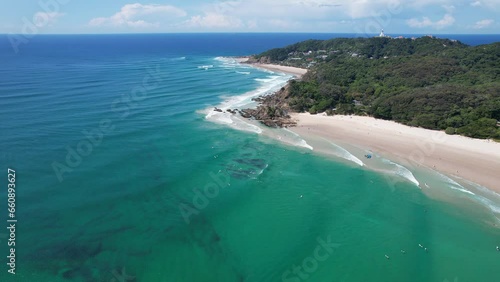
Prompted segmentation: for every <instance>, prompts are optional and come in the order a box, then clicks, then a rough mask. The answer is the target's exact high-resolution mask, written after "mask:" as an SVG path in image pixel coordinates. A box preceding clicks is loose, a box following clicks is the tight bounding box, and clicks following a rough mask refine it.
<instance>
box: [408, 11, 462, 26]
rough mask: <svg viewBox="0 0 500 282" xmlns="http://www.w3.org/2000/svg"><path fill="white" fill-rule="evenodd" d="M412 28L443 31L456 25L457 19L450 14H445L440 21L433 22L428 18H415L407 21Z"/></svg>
mask: <svg viewBox="0 0 500 282" xmlns="http://www.w3.org/2000/svg"><path fill="white" fill-rule="evenodd" d="M406 23H407V24H408V25H409V26H410V27H415V28H424V27H431V28H434V29H443V28H446V27H449V26H451V25H453V24H454V23H455V18H454V17H453V16H452V15H450V14H445V15H444V16H443V18H442V19H440V20H438V21H435V22H434V21H432V20H431V19H429V18H428V17H423V18H422V20H419V19H416V18H413V19H409V20H408V21H406Z"/></svg>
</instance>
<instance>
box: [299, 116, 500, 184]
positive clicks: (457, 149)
mask: <svg viewBox="0 0 500 282" xmlns="http://www.w3.org/2000/svg"><path fill="white" fill-rule="evenodd" d="M292 118H293V119H295V120H297V122H298V126H297V127H295V128H291V130H292V131H294V132H296V133H298V134H300V135H301V136H303V137H304V138H305V139H306V140H307V136H320V137H323V138H326V139H329V140H332V141H335V140H337V141H341V142H346V143H349V144H353V145H356V146H358V147H362V148H366V149H370V150H372V151H374V152H376V153H378V154H381V155H384V156H387V157H389V158H392V159H394V160H396V161H398V160H399V161H401V160H404V161H405V162H409V163H412V164H414V165H423V166H426V167H429V168H432V169H434V170H436V171H439V172H441V173H444V174H447V175H455V176H459V177H461V178H464V179H468V180H470V181H473V182H475V183H478V184H480V185H482V186H484V187H487V188H489V189H491V190H493V191H496V192H497V193H500V143H497V142H494V141H490V140H478V139H473V138H467V137H463V136H456V135H453V136H452V135H447V134H446V133H444V132H441V131H434V130H427V129H422V128H415V127H409V126H406V125H402V124H398V123H396V122H392V121H385V120H378V119H375V118H371V117H360V116H330V117H329V116H325V115H310V114H294V115H292Z"/></svg>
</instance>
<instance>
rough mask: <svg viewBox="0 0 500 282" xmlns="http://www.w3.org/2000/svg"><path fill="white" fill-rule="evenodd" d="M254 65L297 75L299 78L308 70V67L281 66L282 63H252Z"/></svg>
mask: <svg viewBox="0 0 500 282" xmlns="http://www.w3.org/2000/svg"><path fill="white" fill-rule="evenodd" d="M252 66H254V67H257V68H262V69H266V70H270V71H276V72H284V73H288V74H291V75H294V76H296V77H297V78H301V77H302V76H303V75H304V74H306V72H307V69H301V68H296V67H287V66H280V65H272V64H252Z"/></svg>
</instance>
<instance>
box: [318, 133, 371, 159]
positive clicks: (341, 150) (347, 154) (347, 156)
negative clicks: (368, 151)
mask: <svg viewBox="0 0 500 282" xmlns="http://www.w3.org/2000/svg"><path fill="white" fill-rule="evenodd" d="M323 140H325V141H327V142H328V143H329V144H330V145H332V146H333V147H335V149H337V152H336V153H337V154H336V155H337V156H339V157H341V158H343V159H346V160H348V161H351V162H353V163H355V164H357V165H359V166H364V165H365V164H364V163H363V161H362V160H360V159H358V158H357V157H356V156H355V155H353V154H352V153H351V152H349V151H347V150H346V149H344V148H343V147H341V146H339V145H337V144H335V143H333V142H331V141H330V140H327V139H324V138H323Z"/></svg>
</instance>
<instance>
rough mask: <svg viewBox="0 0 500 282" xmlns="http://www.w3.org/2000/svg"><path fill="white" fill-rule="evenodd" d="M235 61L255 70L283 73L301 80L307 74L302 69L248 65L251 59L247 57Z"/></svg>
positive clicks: (258, 64)
mask: <svg viewBox="0 0 500 282" xmlns="http://www.w3.org/2000/svg"><path fill="white" fill-rule="evenodd" d="M235 59H236V61H237V62H238V63H240V64H247V65H250V66H253V67H255V68H260V69H265V70H269V71H273V72H283V73H286V74H290V75H293V76H295V77H296V78H299V79H300V78H302V76H303V75H305V74H306V73H307V69H302V68H297V67H289V66H282V65H275V64H261V63H248V60H249V58H247V57H239V58H235Z"/></svg>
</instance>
